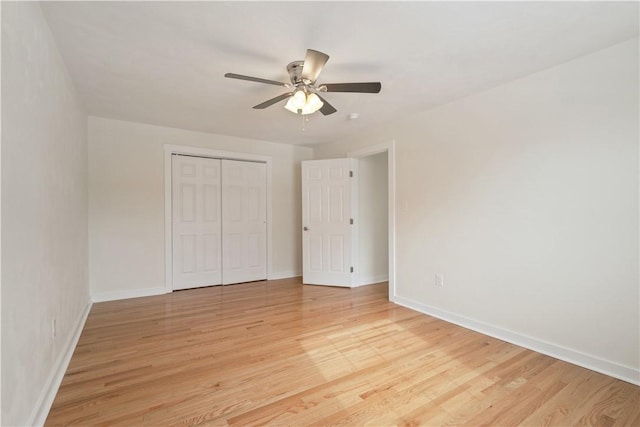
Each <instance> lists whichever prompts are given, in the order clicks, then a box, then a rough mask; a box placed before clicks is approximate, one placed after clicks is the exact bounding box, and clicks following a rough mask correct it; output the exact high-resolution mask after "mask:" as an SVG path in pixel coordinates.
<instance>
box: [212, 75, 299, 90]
mask: <svg viewBox="0 0 640 427" xmlns="http://www.w3.org/2000/svg"><path fill="white" fill-rule="evenodd" d="M224 76H225V77H228V78H230V79H238V80H248V81H250V82H258V83H266V84H268V85H276V86H284V87H288V86H289V84H288V83H282V82H277V81H275V80H267V79H261V78H259V77H251V76H243V75H242V74H234V73H227V74H225V75H224Z"/></svg>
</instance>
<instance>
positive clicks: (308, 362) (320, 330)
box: [47, 279, 640, 426]
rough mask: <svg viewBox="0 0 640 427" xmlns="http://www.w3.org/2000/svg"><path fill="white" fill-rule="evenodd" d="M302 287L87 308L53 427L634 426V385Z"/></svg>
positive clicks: (383, 305)
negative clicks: (85, 321) (186, 426)
mask: <svg viewBox="0 0 640 427" xmlns="http://www.w3.org/2000/svg"><path fill="white" fill-rule="evenodd" d="M386 295H387V286H386V284H380V285H373V286H366V287H362V288H356V289H342V288H329V287H320V286H303V285H301V284H300V281H299V280H298V279H287V280H279V281H270V282H256V283H250V284H242V285H234V286H227V287H224V288H223V287H212V288H204V289H197V290H189V291H181V292H174V293H173V294H169V295H162V296H155V297H147V298H137V299H131V300H124V301H115V302H106V303H99V304H94V306H93V308H92V310H91V313H90V315H89V318H88V319H87V323H86V326H85V328H84V331H83V333H82V336H81V338H80V342H79V344H78V347H77V348H76V351H75V353H74V355H73V358H72V360H71V363H70V365H69V369H68V371H67V373H66V375H65V377H64V380H63V382H62V386H61V387H60V390H59V392H58V395H57V397H56V399H55V402H54V404H53V408H52V410H51V412H50V414H49V418H48V419H47V425H67V424H82V425H127V426H137V425H154V426H164V425H211V426H214V425H233V426H247V425H287V426H303V425H336V424H342V425H351V426H363V425H375V426H390V425H412V426H413V425H472V426H479V425H553V426H568V425H600V426H618V425H627V426H640V388H639V387H637V386H634V385H631V384H628V383H625V382H623V381H619V380H615V379H613V378H610V377H607V376H605V375H602V374H598V373H595V372H592V371H589V370H587V369H583V368H580V367H577V366H573V365H570V364H568V363H565V362H561V361H559V360H556V359H553V358H551V357H548V356H543V355H541V354H538V353H535V352H533V351H529V350H525V349H523V348H520V347H517V346H515V345H511V344H508V343H505V342H502V341H499V340H497V339H493V338H489V337H486V336H483V335H481V334H478V333H475V332H472V331H470V330H467V329H464V328H461V327H458V326H454V325H451V324H448V323H446V322H443V321H441V320H438V319H435V318H432V317H429V316H425V315H423V314H419V313H417V312H414V311H411V310H409V309H406V308H403V307H400V306H397V305H394V304H392V303H390V302H388V301H387V296H386Z"/></svg>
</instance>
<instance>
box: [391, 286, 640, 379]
mask: <svg viewBox="0 0 640 427" xmlns="http://www.w3.org/2000/svg"><path fill="white" fill-rule="evenodd" d="M392 302H394V303H396V304H399V305H402V306H404V307H407V308H410V309H412V310H415V311H418V312H420V313H424V314H428V315H429V316H433V317H437V318H438V319H442V320H445V321H447V322H449V323H454V324H456V325H459V326H462V327H464V328H467V329H471V330H473V331H476V332H479V333H481V334H484V335H488V336H490V337H494V338H497V339H500V340H503V341H507V342H510V343H512V344H515V345H518V346H520V347H525V348H528V349H529V350H533V351H536V352H538V353H542V354H546V355H547V356H551V357H554V358H556V359H560V360H564V361H565V362H569V363H572V364H574V365H578V366H582V367H583V368H587V369H590V370H592V371H596V372H600V373H602V374H605V375H608V376H610V377H614V378H618V379H620V380H623V381H626V382H629V383H631V384H636V385H640V370H637V369H634V368H631V367H628V366H624V365H620V364H618V363H615V362H611V361H609V360H605V359H601V358H598V357H595V356H591V355H589V354H586V353H582V352H580V351H577V350H572V349H570V348H566V347H563V346H560V345H557V344H552V343H549V342H546V341H543V340H539V339H537V338H533V337H530V336H527V335H522V334H519V333H517V332H513V331H510V330H508V329H503V328H500V327H497V326H494V325H490V324H487V323H484V322H480V321H477V320H474V319H470V318H468V317H464V316H460V315H458V314H455V313H450V312H448V311H444V310H440V309H438V308H435V307H431V306H428V305H425V304H422V303H419V302H416V301H413V300H411V299H409V298H404V297H399V296H397V295H396V296H394V297H393V298H392Z"/></svg>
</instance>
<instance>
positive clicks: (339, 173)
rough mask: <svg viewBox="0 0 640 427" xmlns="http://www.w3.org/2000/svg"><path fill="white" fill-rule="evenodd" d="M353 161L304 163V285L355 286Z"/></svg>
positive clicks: (333, 160)
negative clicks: (353, 268)
mask: <svg viewBox="0 0 640 427" xmlns="http://www.w3.org/2000/svg"><path fill="white" fill-rule="evenodd" d="M353 165H354V161H353V160H352V159H331V160H311V161H305V162H302V226H303V232H302V254H303V259H302V275H303V278H302V281H303V283H306V284H312V285H330V286H351V285H352V275H353V272H352V266H353V264H352V259H353V253H352V251H353V246H352V240H353V226H352V224H351V219H352V218H353V217H352V216H351V213H352V207H354V206H352V205H353V197H352V195H353V188H354V185H355V184H354V178H353V177H350V171H352V170H353Z"/></svg>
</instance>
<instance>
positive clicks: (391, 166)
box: [347, 140, 396, 302]
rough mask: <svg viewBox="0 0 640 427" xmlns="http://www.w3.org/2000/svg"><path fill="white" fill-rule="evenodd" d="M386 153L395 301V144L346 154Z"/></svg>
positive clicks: (391, 280) (391, 288)
mask: <svg viewBox="0 0 640 427" xmlns="http://www.w3.org/2000/svg"><path fill="white" fill-rule="evenodd" d="M385 152H386V153H387V174H388V187H389V191H388V193H387V209H388V218H389V219H388V227H389V229H388V233H389V247H388V254H389V255H388V256H389V301H392V302H395V301H396V142H395V140H391V141H388V142H384V143H381V144H376V145H371V146H368V147H364V148H360V149H357V150H353V151H349V152H347V157H351V158H354V159H356V160H357V159H358V158H362V157H368V156H372V155H374V154H379V153H385Z"/></svg>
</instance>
